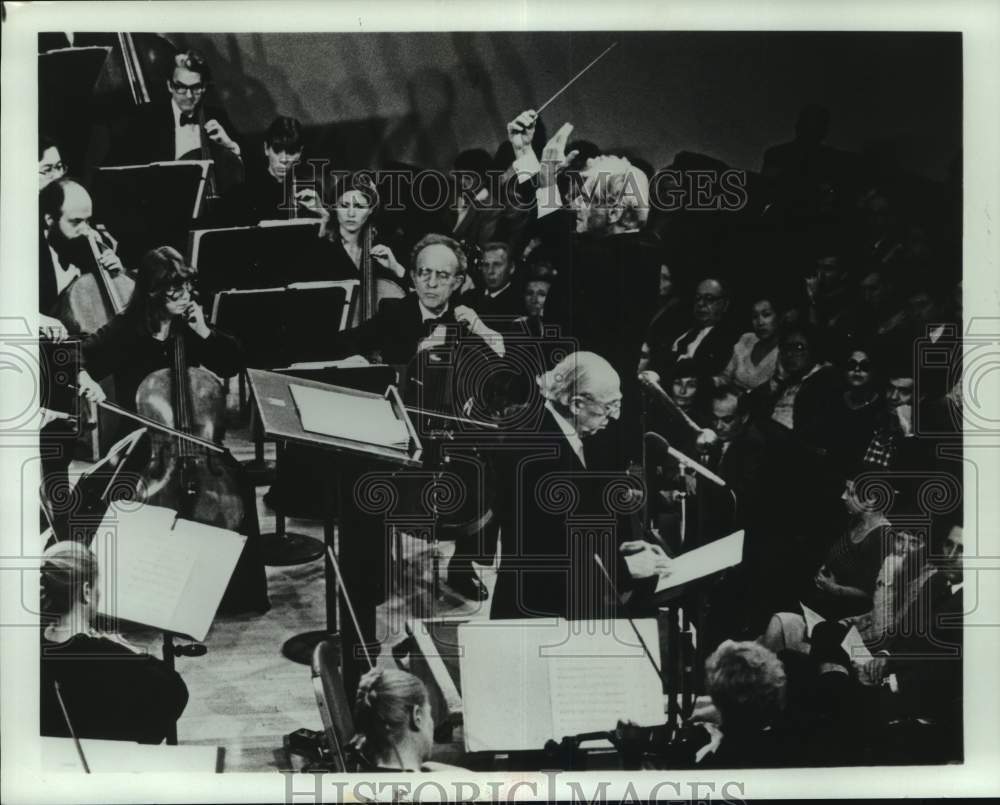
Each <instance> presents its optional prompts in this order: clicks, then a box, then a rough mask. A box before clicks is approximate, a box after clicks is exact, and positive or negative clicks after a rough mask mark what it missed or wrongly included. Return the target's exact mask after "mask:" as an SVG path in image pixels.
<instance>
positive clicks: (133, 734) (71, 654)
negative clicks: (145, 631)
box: [39, 634, 188, 744]
mask: <svg viewBox="0 0 1000 805" xmlns="http://www.w3.org/2000/svg"><path fill="white" fill-rule="evenodd" d="M55 682H59V687H60V689H61V692H62V696H63V699H64V700H65V702H66V709H67V710H68V711H69V713H70V717H71V719H72V721H73V728H74V730H75V732H76V734H77V736H78V737H80V738H104V739H110V740H117V741H138V742H139V743H154V744H155V743H160V742H161V741H162V740H163V739H164V737H166V735H167V732H168V731H169V730H170V729H171V728H172V727H173V726H174V724H175V723H176V722H177V719H178V718H179V717H180V715H181V713H182V712H183V711H184V707H185V706H186V705H187V701H188V690H187V686H186V685H185V684H184V680H183V679H181V677H180V675H179V674H178V673H177V672H176V671H174V670H172V669H170V668H168V667H167V665H166V663H164V662H162V661H161V660H158V659H156V658H155V657H151V656H149V655H142V654H135V653H133V652H132V651H130V650H129V649H127V648H126V647H124V646H122V645H121V644H120V643H116V642H114V641H112V640H108V639H107V638H104V637H89V636H87V635H82V634H81V635H76V636H75V637H73V638H71V639H70V640H69V641H67V642H65V643H50V642H49V641H47V640H45V639H44V638H43V639H42V653H41V665H40V674H39V684H40V687H39V691H40V697H39V705H40V708H39V716H40V729H41V734H42V735H55V736H62V737H69V730H68V728H67V726H66V721H65V719H64V718H63V714H62V710H61V708H60V706H59V700H58V699H57V698H56V695H55Z"/></svg>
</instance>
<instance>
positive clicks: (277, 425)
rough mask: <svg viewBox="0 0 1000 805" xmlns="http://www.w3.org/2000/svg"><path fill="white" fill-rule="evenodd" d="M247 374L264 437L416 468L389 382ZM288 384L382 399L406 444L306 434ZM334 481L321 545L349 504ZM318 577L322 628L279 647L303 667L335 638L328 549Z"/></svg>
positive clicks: (415, 441) (417, 450)
mask: <svg viewBox="0 0 1000 805" xmlns="http://www.w3.org/2000/svg"><path fill="white" fill-rule="evenodd" d="M248 374H249V378H250V391H251V397H252V399H253V400H254V402H255V404H256V408H257V414H258V416H259V418H260V423H261V428H262V430H263V432H264V435H265V436H266V437H269V438H272V439H275V440H281V441H287V442H293V443H296V444H300V445H304V446H307V447H311V448H315V449H317V450H322V451H326V452H329V453H333V454H337V455H339V456H342V457H347V458H354V459H360V460H362V461H364V462H366V463H372V462H374V463H376V464H384V465H391V466H396V467H419V466H420V463H421V462H420V457H421V454H422V452H423V448H422V446H421V444H420V438H419V436H418V435H417V431H416V429H415V428H414V427H413V423H412V422H411V421H410V418H409V416H408V415H407V412H406V408H405V406H404V405H403V403H402V400H400V398H399V394H398V393H397V392H396V389H395V387H394V386H390V387H389V389H388V390H387V391H386V393H385V395H380V394H374V393H371V392H365V391H359V390H357V389H351V388H347V387H344V386H332V385H329V384H326V383H318V382H316V381H313V380H306V379H302V378H295V377H289V376H287V375H283V374H278V373H276V372H267V371H263V370H260V369H250V370H248ZM290 385H297V386H306V387H307V388H312V389H319V390H323V391H328V392H332V393H336V394H342V395H347V396H349V397H355V398H362V399H369V400H371V401H373V402H380V401H382V400H383V399H387V400H389V402H390V405H391V406H392V409H393V412H394V413H395V415H396V417H397V418H398V419H400V420H401V421H402V422H403V423H404V424H405V426H406V431H407V433H408V434H409V444H408V445H407V446H406V447H405V448H404V447H399V448H394V447H386V446H382V445H377V444H370V443H367V442H363V441H358V440H354V439H348V438H342V437H337V436H328V435H324V434H319V433H310V432H309V431H306V430H305V429H304V428H303V427H302V420H301V418H300V416H299V412H298V408H297V407H296V404H295V400H294V398H293V396H292V392H291V390H290V389H289V386H290ZM340 481H341V473H335V474H331V477H330V479H329V487H330V488H329V490H328V493H327V494H325V495H324V496H323V500H324V503H325V507H326V513H325V516H324V518H323V538H324V543H325V547H329V548H331V549H333V550H337V540H336V533H335V529H336V524H335V521H336V517H337V514H338V512H343V511H344V507H345V506H347V505H352V504H351V503H349V500H350V496H349V495H344V494H343V489H342V484H341V482H340ZM350 538H351V536H350V535H344V534H341V541H343V540H344V539H350ZM338 561H339V551H338ZM324 579H325V582H326V629H324V630H319V631H311V632H305V633H303V634H300V635H296V636H295V637H292V638H291V639H289V640H287V641H286V642H285V644H284V645H283V646H282V647H281V653H282V654H284V655H285V656H286V657H288V659H290V660H294V661H295V662H299V663H302V664H303V665H308V664H309V663H310V662H311V660H312V651H313V649H314V648H315V646H316V644H317V643H319V642H320V641H321V640H326V639H327V638H330V637H333V638H335V639H336V638H338V637H339V631H338V617H337V615H338V613H337V582H336V577H335V576H334V571H333V564H332V562H331V561H330V557H329V552H326V555H325V559H324Z"/></svg>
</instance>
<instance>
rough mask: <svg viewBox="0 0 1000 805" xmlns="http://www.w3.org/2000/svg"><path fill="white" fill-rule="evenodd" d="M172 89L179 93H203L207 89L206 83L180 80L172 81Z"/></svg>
mask: <svg viewBox="0 0 1000 805" xmlns="http://www.w3.org/2000/svg"><path fill="white" fill-rule="evenodd" d="M170 89H172V90H173V91H174V92H176V93H177V94H178V95H201V94H202V93H203V92H204V91H205V85H204V84H181V83H180V82H178V81H171V82H170Z"/></svg>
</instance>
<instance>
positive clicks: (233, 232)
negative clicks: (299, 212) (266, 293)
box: [188, 219, 323, 301]
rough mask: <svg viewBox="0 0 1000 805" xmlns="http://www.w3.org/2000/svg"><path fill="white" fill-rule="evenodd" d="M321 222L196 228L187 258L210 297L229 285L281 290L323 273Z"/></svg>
mask: <svg viewBox="0 0 1000 805" xmlns="http://www.w3.org/2000/svg"><path fill="white" fill-rule="evenodd" d="M318 237H319V221H318V220H315V219H311V220H309V219H307V220H293V221H282V222H280V223H278V224H275V223H271V224H266V225H258V226H235V227H225V228H221V229H196V230H194V231H192V232H191V235H190V237H189V238H188V258H189V261H190V263H191V265H192V266H194V267H195V268H197V269H198V285H199V288H200V290H201V292H202V294H204V295H205V296H206V301H208V300H207V296H209V295H211V294H215V293H218V292H219V291H224V290H227V289H230V288H241V289H248V288H276V287H281V286H285V285H288V284H289V283H290V282H295V281H296V280H302V279H313V278H315V277H317V276H322V275H323V267H322V266H320V265H318V264H317V262H318V259H319V254H320V252H319V251H318V250H317V249H316V248H315V244H316V242H317V239H318Z"/></svg>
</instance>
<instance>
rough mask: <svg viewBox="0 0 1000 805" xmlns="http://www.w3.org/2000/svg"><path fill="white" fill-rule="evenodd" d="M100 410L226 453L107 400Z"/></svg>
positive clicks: (191, 435) (217, 447)
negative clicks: (111, 412)
mask: <svg viewBox="0 0 1000 805" xmlns="http://www.w3.org/2000/svg"><path fill="white" fill-rule="evenodd" d="M69 388H71V389H74V390H76V391H79V387H77V386H74V385H70V386H69ZM97 405H98V406H99V407H100V408H103V409H104V410H105V411H113V412H114V413H116V414H120V415H121V416H123V417H125V418H126V419H132V420H135V421H136V422H139V423H141V424H143V425H146V426H147V427H150V428H153V429H154V430H159V431H162V432H163V433H169V434H170V435H171V436H176V437H177V438H178V439H184V440H186V441H189V442H192V443H194V444H197V445H201V446H202V447H204V448H205V449H206V450H212V451H213V452H216V453H225V452H226V448H225V447H222V446H220V445H217V444H216V443H215V442H210V441H209V440H208V439H202V438H201V437H200V436H194V435H193V434H190V433H184V432H183V431H180V430H176V429H174V428H171V427H170V426H169V425H164V424H163V423H162V422H157V421H156V420H155V419H150V418H149V417H145V416H143V415H142V414H137V413H135V412H134V411H129V410H128V409H127V408H122V407H121V406H120V405H116V404H115V403H113V402H108V401H107V400H102V401H101V402H99V403H97Z"/></svg>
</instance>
